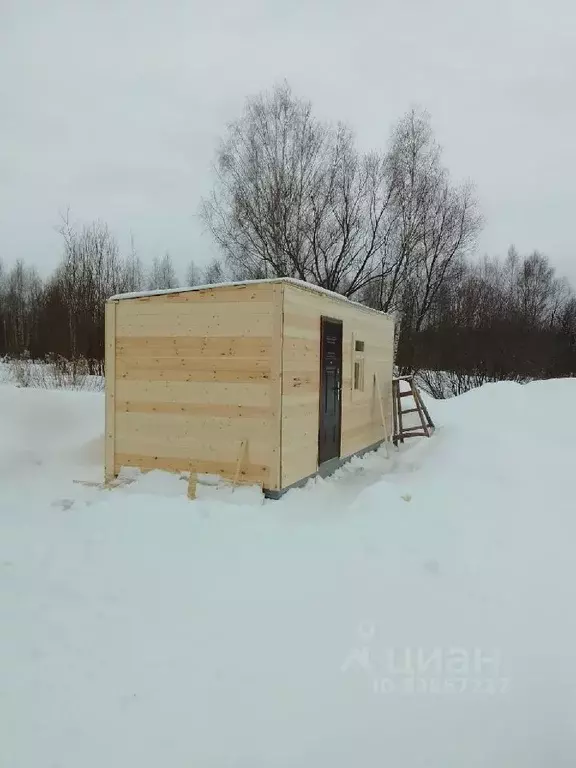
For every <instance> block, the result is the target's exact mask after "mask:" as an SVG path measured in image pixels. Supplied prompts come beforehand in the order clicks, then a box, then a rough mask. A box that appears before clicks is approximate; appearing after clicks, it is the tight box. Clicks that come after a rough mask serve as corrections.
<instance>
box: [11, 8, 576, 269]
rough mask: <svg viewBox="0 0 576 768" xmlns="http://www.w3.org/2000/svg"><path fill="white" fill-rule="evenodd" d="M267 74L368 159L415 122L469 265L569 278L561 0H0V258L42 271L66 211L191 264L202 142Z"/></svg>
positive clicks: (570, 27)
mask: <svg viewBox="0 0 576 768" xmlns="http://www.w3.org/2000/svg"><path fill="white" fill-rule="evenodd" d="M283 78H286V79H287V80H288V81H289V82H290V84H291V85H292V87H293V89H294V91H295V92H296V93H297V95H299V96H303V97H305V98H309V99H310V100H311V101H312V102H313V103H314V105H315V107H316V109H317V112H318V114H319V115H320V116H321V117H325V118H329V119H333V120H344V121H345V122H348V123H349V124H350V125H351V126H352V127H353V128H354V129H355V130H356V133H357V136H358V141H359V143H360V145H361V146H362V147H363V148H366V149H368V148H371V147H374V148H383V147H385V146H386V143H387V140H388V136H389V132H390V129H391V126H392V124H393V123H394V121H395V120H397V119H398V118H399V117H400V116H401V115H402V114H403V113H404V112H405V111H406V110H407V109H409V108H410V107H411V106H413V105H420V106H422V107H424V108H426V109H427V110H428V111H429V112H430V113H431V116H432V121H433V126H434V129H435V132H436V135H437V137H438V139H439V141H440V143H441V144H442V146H443V147H444V157H445V161H446V163H447V165H448V167H449V168H450V170H451V173H452V175H453V176H454V177H455V178H456V179H464V178H470V179H472V181H474V183H475V184H476V188H477V194H478V197H479V199H480V203H481V207H482V211H483V213H484V215H485V218H486V226H485V230H484V233H483V236H482V239H481V243H480V252H482V253H484V252H487V253H491V254H496V253H504V252H505V251H506V249H507V247H508V245H509V244H510V243H515V244H516V245H517V247H518V248H519V249H520V251H526V250H531V249H534V248H537V249H540V250H542V251H544V252H545V253H547V254H548V255H549V256H550V257H551V258H552V259H553V261H554V262H555V263H556V264H557V266H558V268H559V270H560V271H561V272H564V273H565V274H568V275H569V276H570V277H571V279H572V280H573V281H574V282H575V283H576V258H575V257H576V226H575V223H576V2H575V0H547V2H543V1H542V0H474V2H473V3H471V2H466V0H395V1H394V2H392V1H391V0H372V1H369V0H346V1H344V0H202V2H198V1H197V0H186V1H184V0H182V1H180V0H163V1H162V0H155V1H154V2H152V1H151V0H51V1H50V2H48V1H47V0H41V1H40V0H0V258H2V259H3V260H4V261H5V262H12V261H14V260H15V259H16V258H24V259H25V260H26V261H28V262H33V263H35V264H36V265H37V266H39V267H40V268H41V269H42V271H43V272H46V271H47V270H48V269H50V268H51V267H52V266H53V265H54V264H55V263H56V262H57V260H58V258H59V254H60V242H59V239H58V236H57V235H56V233H55V231H54V227H55V225H56V224H57V222H58V218H59V212H60V211H62V210H64V209H65V208H66V207H67V206H70V208H71V211H72V218H74V219H76V220H79V221H84V220H86V221H90V220H92V219H96V218H100V219H103V220H105V221H107V222H108V224H109V225H110V227H111V228H112V230H113V231H114V232H115V234H116V235H117V237H118V239H119V241H120V243H121V245H122V246H123V247H125V246H126V245H127V244H128V242H129V237H130V232H132V233H133V234H134V237H135V241H136V245H137V248H138V250H139V252H140V254H141V255H142V257H143V258H144V259H146V260H148V259H150V258H151V257H152V256H153V255H154V254H161V253H163V252H164V251H165V250H169V251H170V253H171V254H172V255H173V257H174V259H175V262H176V264H177V266H179V267H181V268H183V266H184V265H185V264H186V263H187V262H188V260H189V259H191V258H193V259H194V260H196V261H197V262H198V263H204V262H205V261H206V260H207V259H208V258H209V257H210V256H211V255H213V254H214V252H215V251H214V246H213V245H212V243H211V240H210V237H209V235H208V234H206V233H203V228H202V226H201V224H200V222H199V220H198V217H197V212H198V205H199V201H200V198H201V196H202V195H204V194H206V193H207V192H208V191H209V190H210V188H211V184H212V176H211V163H212V160H213V156H214V150H215V147H216V144H217V142H218V139H219V137H221V136H222V135H223V133H224V131H225V126H226V122H227V121H228V120H231V119H233V118H234V117H235V116H237V115H238V114H239V113H240V111H241V110H242V105H243V101H244V99H245V97H246V96H247V95H249V94H253V93H255V92H257V91H259V90H262V89H266V88H270V87H271V86H272V85H273V84H274V83H275V82H278V81H280V80H281V79H283Z"/></svg>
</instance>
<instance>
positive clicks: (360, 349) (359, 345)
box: [353, 339, 364, 392]
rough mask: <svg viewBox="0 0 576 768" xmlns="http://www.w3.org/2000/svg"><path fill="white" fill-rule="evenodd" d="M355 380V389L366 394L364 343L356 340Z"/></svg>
mask: <svg viewBox="0 0 576 768" xmlns="http://www.w3.org/2000/svg"><path fill="white" fill-rule="evenodd" d="M353 349H354V379H353V388H354V390H356V391H359V392H364V342H363V341H358V340H357V339H355V340H354V347H353Z"/></svg>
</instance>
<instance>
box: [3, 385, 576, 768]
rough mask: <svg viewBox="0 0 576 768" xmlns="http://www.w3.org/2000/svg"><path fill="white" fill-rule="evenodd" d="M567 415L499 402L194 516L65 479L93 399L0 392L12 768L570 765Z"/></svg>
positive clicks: (474, 400) (571, 564)
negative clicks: (272, 496) (424, 434)
mask: <svg viewBox="0 0 576 768" xmlns="http://www.w3.org/2000/svg"><path fill="white" fill-rule="evenodd" d="M574 394H576V383H575V382H574V381H549V382H536V383H532V384H528V385H525V386H521V385H518V384H512V383H509V384H495V385H487V386H485V387H483V388H481V389H479V390H475V391H472V392H469V393H467V394H465V395H462V396H460V397H458V398H454V399H451V400H447V401H442V402H430V408H431V412H432V416H433V417H434V418H435V419H436V420H437V422H438V424H439V428H438V430H437V432H436V434H435V436H434V437H433V438H432V439H431V440H425V439H422V440H419V441H413V442H411V443H410V444H408V445H407V446H406V447H403V448H402V449H401V450H400V452H398V453H396V452H393V453H392V455H391V458H390V459H387V458H386V457H385V455H384V454H383V453H378V454H373V455H371V456H368V457H366V458H365V459H364V460H362V461H355V462H354V463H353V464H352V465H350V466H349V467H347V468H345V469H343V470H341V471H340V472H339V473H338V475H337V476H336V477H334V478H332V479H329V480H327V481H317V482H315V483H312V484H310V485H309V487H307V488H306V489H303V490H295V491H292V492H290V493H289V494H288V495H287V496H286V497H285V498H284V499H283V500H281V501H279V502H263V500H262V498H261V496H260V495H259V493H258V492H257V491H256V490H254V489H240V490H238V491H237V492H236V493H231V491H230V490H228V489H226V488H222V487H200V488H199V494H200V498H199V499H198V500H196V501H194V502H189V501H188V500H187V499H186V497H185V492H186V482H185V480H183V479H180V478H178V477H175V476H170V475H163V474H161V473H152V474H150V475H147V476H142V477H141V478H140V479H138V480H137V481H136V482H135V483H133V484H132V485H129V486H126V487H124V488H119V489H115V490H113V491H106V490H99V489H98V488H95V487H89V486H86V485H82V484H78V483H75V482H74V480H100V479H101V471H102V470H101V459H102V447H103V446H102V442H103V440H102V434H101V433H102V429H103V396H102V395H101V394H99V393H94V392H75V391H50V390H34V389H17V388H15V387H13V386H10V385H7V384H5V385H2V386H0V766H1V767H2V768H40V767H45V768H56V767H58V768H103V767H104V766H105V767H106V768H129V767H132V766H133V767H134V768H148V767H150V768H158V766H167V767H169V768H185V767H186V768H190V767H192V768H213V767H214V768H216V767H218V768H233V767H234V768H240V767H241V768H276V767H278V768H289V767H290V768H295V767H296V766H298V768H350V766H359V767H360V766H361V767H362V768H372V767H374V768H376V767H378V768H382V766H386V767H388V766H389V767H390V768H415V767H418V768H424V767H426V768H473V767H475V766H490V768H531V767H532V766H547V767H550V768H552V767H553V766H572V767H573V766H575V765H576V719H575V717H574V714H575V711H576V685H575V682H576V680H575V678H576V676H575V664H574V662H575V657H576V611H575V610H574V602H575V601H574V596H575V582H576V562H575V557H574V541H575V533H576V522H575V520H576V504H575V502H574V490H573V489H574V467H575V460H576V448H575V444H574V434H575V428H576V413H575V411H574V409H573V408H572V407H571V398H572V397H573V396H574Z"/></svg>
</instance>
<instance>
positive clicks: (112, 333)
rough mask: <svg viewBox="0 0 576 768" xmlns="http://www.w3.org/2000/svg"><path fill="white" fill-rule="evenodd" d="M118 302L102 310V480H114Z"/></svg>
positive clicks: (113, 302) (110, 303)
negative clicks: (103, 379) (103, 326)
mask: <svg viewBox="0 0 576 768" xmlns="http://www.w3.org/2000/svg"><path fill="white" fill-rule="evenodd" d="M117 306H118V302H116V301H110V302H108V303H107V304H106V307H105V310H104V322H105V330H104V372H105V374H106V379H105V412H104V479H105V481H106V482H108V481H110V480H112V479H113V478H114V452H115V451H114V441H115V436H116V425H115V418H114V417H115V414H116V307H117Z"/></svg>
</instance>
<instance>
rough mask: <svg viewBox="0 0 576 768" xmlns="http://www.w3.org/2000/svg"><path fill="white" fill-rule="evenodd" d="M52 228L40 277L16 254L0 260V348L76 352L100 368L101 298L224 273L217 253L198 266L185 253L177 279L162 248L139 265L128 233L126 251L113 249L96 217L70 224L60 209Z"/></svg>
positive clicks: (39, 354) (34, 353)
mask: <svg viewBox="0 0 576 768" xmlns="http://www.w3.org/2000/svg"><path fill="white" fill-rule="evenodd" d="M59 232H60V234H61V236H62V243H63V254H62V258H61V261H60V263H59V264H58V266H57V267H56V269H55V270H54V272H53V273H52V274H51V275H50V276H49V277H47V278H45V279H42V278H41V277H40V276H39V274H38V271H37V270H36V268H35V267H33V266H28V265H26V264H25V263H24V262H23V261H21V260H20V261H17V262H16V264H15V265H14V266H13V267H12V268H11V269H10V270H8V269H6V268H4V267H3V265H2V262H1V261H0V356H9V357H18V356H21V355H23V354H26V355H29V356H30V357H31V358H33V359H42V358H45V357H46V356H47V355H57V356H61V357H64V358H66V359H67V360H75V359H79V358H83V359H85V360H88V361H91V362H92V363H93V365H94V367H95V368H100V367H101V366H99V365H98V364H99V363H101V362H102V361H103V359H104V303H105V301H106V299H107V298H109V297H110V296H112V295H114V294H116V293H124V292H129V291H142V290H157V289H165V288H176V287H178V286H180V285H196V284H198V283H205V282H206V283H209V282H220V281H222V280H223V279H224V276H223V272H222V268H221V265H220V263H219V262H218V261H214V262H212V263H211V264H209V265H208V266H207V267H206V268H204V269H200V268H198V267H197V266H196V264H195V263H194V262H193V261H191V262H190V263H189V265H188V268H187V270H186V274H185V275H184V276H183V279H181V278H179V276H178V275H177V271H176V269H175V268H174V264H173V261H172V258H171V257H170V254H169V253H166V254H164V255H163V256H159V257H157V258H154V259H153V261H152V263H151V264H150V265H149V267H147V268H146V267H145V266H144V264H143V263H142V260H141V258H140V257H139V256H138V254H137V252H136V249H135V247H134V241H133V240H132V247H131V250H130V253H128V254H127V255H126V256H124V257H123V256H121V254H120V251H119V247H118V243H117V240H116V239H115V237H114V235H113V234H112V233H111V232H110V230H109V228H108V226H107V225H106V224H104V223H102V222H92V223H90V224H86V225H84V226H81V227H77V226H75V225H73V224H72V223H71V222H70V220H69V217H68V216H66V217H65V219H64V220H63V222H62V225H61V226H60V227H59Z"/></svg>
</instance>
